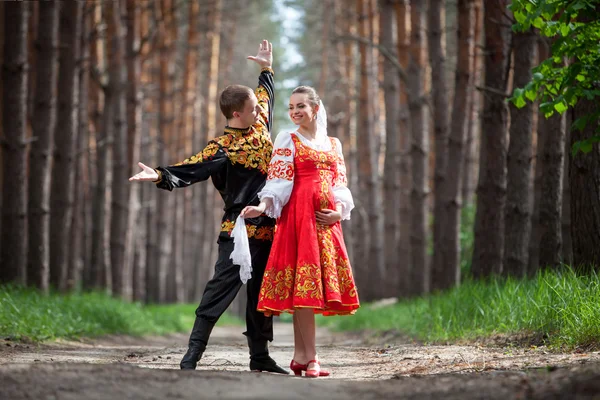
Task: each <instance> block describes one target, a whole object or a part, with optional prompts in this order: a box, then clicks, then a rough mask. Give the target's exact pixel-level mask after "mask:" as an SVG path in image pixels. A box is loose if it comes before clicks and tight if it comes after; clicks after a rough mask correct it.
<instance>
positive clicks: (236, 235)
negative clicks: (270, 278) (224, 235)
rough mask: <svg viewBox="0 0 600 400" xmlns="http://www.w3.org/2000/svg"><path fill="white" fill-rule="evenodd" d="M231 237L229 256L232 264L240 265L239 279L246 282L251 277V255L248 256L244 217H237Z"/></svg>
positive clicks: (248, 246) (248, 249) (248, 247)
mask: <svg viewBox="0 0 600 400" xmlns="http://www.w3.org/2000/svg"><path fill="white" fill-rule="evenodd" d="M231 237H233V251H232V252H231V256H229V258H231V259H232V260H233V263H234V264H236V265H239V266H240V279H241V280H242V283H243V284H246V282H248V279H250V278H252V257H251V256H250V245H249V244H248V233H247V232H246V222H245V221H244V218H242V217H240V216H238V217H237V219H236V220H235V226H234V228H233V231H232V232H231Z"/></svg>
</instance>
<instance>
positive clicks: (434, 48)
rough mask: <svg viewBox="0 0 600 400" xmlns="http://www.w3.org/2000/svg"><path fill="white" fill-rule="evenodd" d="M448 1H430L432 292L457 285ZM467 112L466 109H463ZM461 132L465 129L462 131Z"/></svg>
mask: <svg viewBox="0 0 600 400" xmlns="http://www.w3.org/2000/svg"><path fill="white" fill-rule="evenodd" d="M445 8H446V1H445V0H431V1H430V4H429V13H428V17H429V18H428V19H429V30H428V32H429V35H428V36H429V47H428V48H429V61H430V64H431V78H432V93H431V95H432V99H433V125H434V132H435V171H434V210H433V260H432V263H431V290H442V289H447V288H449V287H451V286H454V285H455V284H456V269H455V268H454V266H453V265H451V264H448V262H447V260H448V258H447V257H448V255H449V254H446V252H445V251H444V250H446V248H447V247H448V246H445V245H444V243H443V242H444V241H445V240H447V239H452V238H449V237H445V236H444V233H445V232H446V231H447V229H448V227H447V224H448V220H449V218H450V215H449V214H450V213H451V212H452V211H453V210H451V209H449V208H447V207H446V205H447V203H446V201H445V200H446V199H444V193H445V191H446V189H445V187H444V186H445V185H446V184H447V181H448V177H447V169H448V167H447V166H448V136H449V120H448V108H449V107H448V106H449V101H448V85H447V84H446V48H445V44H446V35H445V32H444V31H445V29H446V24H445V21H446V12H445ZM463 110H464V108H463ZM461 129H462V127H461Z"/></svg>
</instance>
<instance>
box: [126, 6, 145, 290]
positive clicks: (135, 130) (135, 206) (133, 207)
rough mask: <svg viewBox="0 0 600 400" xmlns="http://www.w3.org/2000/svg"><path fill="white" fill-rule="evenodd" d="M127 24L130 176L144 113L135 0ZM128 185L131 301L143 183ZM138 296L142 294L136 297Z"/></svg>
mask: <svg viewBox="0 0 600 400" xmlns="http://www.w3.org/2000/svg"><path fill="white" fill-rule="evenodd" d="M125 7H126V13H127V14H126V15H127V18H126V27H127V36H126V38H125V51H126V57H127V59H126V63H127V84H126V96H127V97H126V98H127V100H126V101H127V106H126V114H127V158H126V160H125V167H124V168H123V169H124V170H125V171H126V175H127V176H131V175H133V174H134V173H136V172H137V171H138V168H137V162H138V160H139V159H140V143H141V132H142V114H141V105H140V103H141V90H140V87H139V77H140V69H141V64H140V56H139V48H138V47H139V41H140V39H139V23H140V7H141V5H138V4H136V2H135V1H134V0H127V2H126V5H125ZM125 185H126V191H127V193H126V196H127V200H128V205H127V221H126V225H125V236H124V247H125V250H124V254H123V268H124V271H123V285H122V286H123V294H122V296H123V297H124V298H126V299H128V300H132V299H134V298H136V295H135V293H134V282H135V280H136V276H135V275H134V271H135V251H136V248H137V246H136V244H137V238H136V236H137V232H138V230H137V229H135V227H136V226H137V223H138V220H139V217H138V215H139V210H140V190H141V185H127V184H124V186H125ZM137 298H138V299H139V298H140V297H137Z"/></svg>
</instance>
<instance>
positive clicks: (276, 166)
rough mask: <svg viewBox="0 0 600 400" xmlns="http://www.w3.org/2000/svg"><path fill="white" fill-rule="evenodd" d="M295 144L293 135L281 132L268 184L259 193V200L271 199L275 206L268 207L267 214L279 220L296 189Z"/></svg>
mask: <svg viewBox="0 0 600 400" xmlns="http://www.w3.org/2000/svg"><path fill="white" fill-rule="evenodd" d="M294 150H295V147H294V142H293V141H292V134H291V133H289V132H281V133H280V134H279V135H277V138H275V144H274V145H273V155H272V157H271V163H270V164H269V174H268V176H267V183H266V184H265V186H264V188H263V189H262V190H261V191H260V192H259V193H258V197H259V199H261V200H262V199H264V198H271V199H272V200H273V205H272V206H270V207H267V209H266V210H265V214H267V215H268V216H269V217H271V218H279V216H280V215H281V210H282V209H283V206H285V205H286V204H287V202H288V201H289V199H290V195H291V194H292V189H293V187H294Z"/></svg>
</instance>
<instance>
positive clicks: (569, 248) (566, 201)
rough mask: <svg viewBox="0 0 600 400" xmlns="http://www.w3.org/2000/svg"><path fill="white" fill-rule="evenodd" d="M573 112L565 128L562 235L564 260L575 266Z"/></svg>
mask: <svg viewBox="0 0 600 400" xmlns="http://www.w3.org/2000/svg"><path fill="white" fill-rule="evenodd" d="M572 117H573V112H572V110H569V111H568V113H567V115H566V116H565V118H566V124H565V125H566V127H565V147H564V149H563V151H564V152H565V154H564V155H563V178H562V182H563V189H562V210H561V219H562V223H561V231H562V232H561V233H562V242H563V246H562V251H563V254H562V260H563V263H565V264H567V265H572V264H573V240H572V239H571V187H570V183H569V155H568V153H569V151H570V149H569V144H570V143H571V124H572V122H573V121H572Z"/></svg>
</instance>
